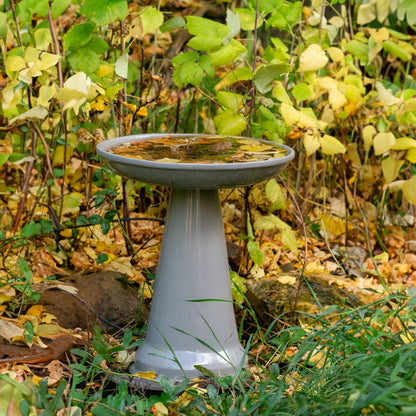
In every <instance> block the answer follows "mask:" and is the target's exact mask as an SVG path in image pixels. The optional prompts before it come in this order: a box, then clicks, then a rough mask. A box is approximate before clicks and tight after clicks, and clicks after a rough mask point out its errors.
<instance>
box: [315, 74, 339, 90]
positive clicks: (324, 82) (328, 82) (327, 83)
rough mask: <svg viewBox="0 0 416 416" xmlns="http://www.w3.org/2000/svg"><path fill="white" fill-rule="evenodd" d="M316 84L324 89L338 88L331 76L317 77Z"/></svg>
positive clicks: (336, 82)
mask: <svg viewBox="0 0 416 416" xmlns="http://www.w3.org/2000/svg"><path fill="white" fill-rule="evenodd" d="M317 82H318V85H319V86H320V87H321V88H324V89H326V90H331V89H333V88H338V81H336V80H335V79H334V78H331V77H322V78H319V79H318V81H317Z"/></svg>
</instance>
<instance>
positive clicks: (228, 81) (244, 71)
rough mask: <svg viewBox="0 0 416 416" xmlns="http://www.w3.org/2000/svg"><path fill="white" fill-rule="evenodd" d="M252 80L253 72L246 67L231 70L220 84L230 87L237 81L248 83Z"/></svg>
mask: <svg viewBox="0 0 416 416" xmlns="http://www.w3.org/2000/svg"><path fill="white" fill-rule="evenodd" d="M251 79H253V72H252V71H251V69H250V68H249V67H247V66H242V67H239V68H235V69H233V70H232V71H231V72H228V73H227V75H226V76H225V77H224V78H223V80H222V81H221V83H224V86H227V87H228V86H230V85H232V84H235V83H236V82H239V81H249V80H251Z"/></svg>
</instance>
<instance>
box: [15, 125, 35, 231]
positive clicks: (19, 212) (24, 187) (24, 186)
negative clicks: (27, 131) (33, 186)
mask: <svg viewBox="0 0 416 416" xmlns="http://www.w3.org/2000/svg"><path fill="white" fill-rule="evenodd" d="M36 141H37V133H36V131H33V130H32V146H31V156H32V158H31V160H30V161H29V164H28V166H27V169H26V172H25V176H24V179H23V184H22V190H21V196H20V201H19V206H18V208H17V212H16V215H15V217H14V221H13V226H12V232H13V234H15V233H16V232H17V228H18V227H19V223H20V218H21V217H22V212H23V207H24V206H25V204H26V201H27V194H28V191H29V182H30V177H31V176H32V170H33V167H34V166H35V160H36Z"/></svg>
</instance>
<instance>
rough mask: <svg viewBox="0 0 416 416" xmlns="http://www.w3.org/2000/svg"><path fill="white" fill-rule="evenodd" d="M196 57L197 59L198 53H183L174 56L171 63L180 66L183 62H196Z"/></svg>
mask: <svg viewBox="0 0 416 416" xmlns="http://www.w3.org/2000/svg"><path fill="white" fill-rule="evenodd" d="M198 57H199V55H198V52H183V53H180V54H179V55H177V56H175V57H174V58H173V59H172V63H173V64H174V65H180V64H181V63H183V62H185V61H188V60H192V61H194V62H196V60H197V59H198Z"/></svg>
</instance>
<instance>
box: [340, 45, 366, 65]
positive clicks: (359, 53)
mask: <svg viewBox="0 0 416 416" xmlns="http://www.w3.org/2000/svg"><path fill="white" fill-rule="evenodd" d="M345 49H346V50H347V51H348V52H350V53H351V54H352V55H354V56H355V57H356V58H357V59H359V60H360V61H361V62H362V63H364V64H365V63H367V61H368V52H369V50H368V45H366V44H365V43H364V42H361V41H359V40H356V39H353V40H351V41H350V42H348V43H347V44H346V45H345Z"/></svg>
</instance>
